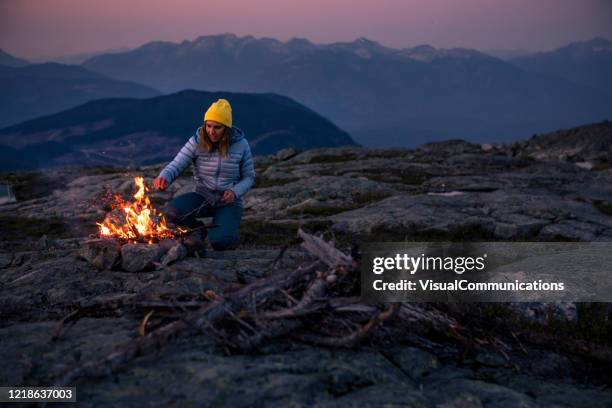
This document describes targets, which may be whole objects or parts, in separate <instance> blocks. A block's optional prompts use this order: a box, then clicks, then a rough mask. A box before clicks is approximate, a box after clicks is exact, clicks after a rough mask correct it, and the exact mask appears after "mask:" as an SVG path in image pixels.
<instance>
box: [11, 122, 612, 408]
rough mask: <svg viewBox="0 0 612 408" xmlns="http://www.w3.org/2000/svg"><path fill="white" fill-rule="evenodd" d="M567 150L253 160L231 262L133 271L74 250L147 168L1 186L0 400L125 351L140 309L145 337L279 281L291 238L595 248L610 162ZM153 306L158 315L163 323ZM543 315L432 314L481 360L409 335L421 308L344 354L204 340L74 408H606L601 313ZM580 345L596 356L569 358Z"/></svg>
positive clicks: (580, 149) (186, 179) (16, 179)
mask: <svg viewBox="0 0 612 408" xmlns="http://www.w3.org/2000/svg"><path fill="white" fill-rule="evenodd" d="M608 135H610V133H608ZM597 140H598V141H597V143H601V140H600V139H597ZM568 143H569V142H568V141H567V139H565V138H558V143H557V144H555V143H554V140H552V141H551V140H550V139H546V140H544V141H542V142H541V143H540V142H539V139H538V140H531V141H527V142H523V143H519V144H515V145H513V146H490V145H482V146H481V145H474V144H469V143H466V142H462V141H449V142H443V143H435V144H429V145H425V146H423V147H421V148H419V149H416V150H396V149H389V150H375V149H365V148H360V147H347V148H335V149H318V150H310V151H306V152H302V153H298V152H295V151H291V150H285V151H281V152H279V153H278V154H277V155H274V156H264V157H258V158H257V160H256V164H257V176H258V179H257V184H256V187H255V188H254V189H253V190H252V191H251V192H250V193H249V195H248V196H247V198H246V201H245V218H244V220H243V224H242V229H241V246H240V248H239V249H238V250H236V251H231V252H225V253H214V252H208V254H207V257H206V258H195V257H188V258H186V259H184V260H182V261H179V262H177V263H175V264H173V265H172V269H162V270H159V271H154V270H152V271H146V272H141V273H127V272H121V271H110V270H103V271H98V270H96V269H95V268H94V267H93V266H91V265H90V264H88V263H87V262H85V261H83V260H80V259H77V258H76V257H75V253H76V252H77V251H78V249H79V246H80V245H81V242H82V239H83V238H84V237H86V236H87V235H88V234H91V233H94V232H95V221H100V220H102V219H103V218H104V214H105V213H106V211H107V210H108V208H105V206H104V203H103V201H102V197H104V195H105V194H106V193H107V192H108V191H110V192H113V193H122V194H125V195H127V194H130V193H131V192H132V191H133V182H132V177H133V176H136V175H144V176H145V178H146V179H147V180H148V181H149V182H150V181H151V180H152V179H153V178H154V177H155V176H156V175H157V174H158V172H159V170H160V166H151V167H146V168H140V169H72V170H55V171H49V172H44V173H38V174H13V175H5V176H4V177H5V179H6V180H5V181H10V182H11V184H13V185H15V186H16V187H15V190H16V194H17V196H18V198H19V199H20V201H18V202H17V203H12V204H5V205H2V206H0V224H1V225H2V227H0V239H1V240H2V241H1V244H0V250H1V253H0V273H1V276H2V279H0V316H1V321H2V323H1V327H0V353H1V354H2V359H3V361H5V364H2V365H1V366H2V368H0V385H26V384H32V385H33V384H38V385H49V384H50V383H52V382H54V381H55V380H56V379H57V378H58V376H59V375H60V374H61V373H62V372H64V371H65V370H66V369H68V368H70V367H72V366H74V365H77V364H79V362H82V361H86V360H90V359H92V358H94V359H95V358H97V357H100V356H103V355H106V354H108V353H110V352H112V351H113V350H114V349H115V348H116V347H117V346H118V345H120V344H121V343H123V342H124V341H126V340H129V339H133V338H136V337H138V335H139V333H138V331H139V325H140V324H141V321H142V319H143V317H144V316H145V315H146V314H147V313H148V312H149V311H150V310H152V309H155V313H156V314H155V315H154V316H155V317H154V318H153V323H154V324H161V322H162V321H164V319H166V320H167V319H171V318H172V316H174V315H176V313H177V310H182V309H189V308H191V307H193V306H194V305H200V304H202V303H203V302H206V301H207V298H206V296H205V293H206V291H207V290H212V291H213V292H214V293H217V294H220V295H221V296H222V295H223V294H225V293H231V292H232V291H234V290H236V288H239V287H242V286H243V285H245V284H248V283H250V282H253V281H254V280H257V279H259V278H261V277H264V276H269V275H270V274H274V273H282V272H283V271H288V270H292V269H294V268H295V267H297V265H300V264H302V263H303V262H307V261H309V260H311V255H309V254H308V253H306V252H305V251H303V250H301V249H300V248H299V247H297V246H292V247H291V249H289V250H288V251H287V252H286V253H285V256H284V257H283V258H282V260H281V262H280V263H274V262H273V261H274V259H275V258H276V257H277V255H278V254H279V250H280V249H281V248H282V247H283V246H284V245H285V244H289V243H291V242H292V241H293V240H294V239H295V234H296V231H297V229H298V228H299V227H302V228H304V229H305V230H309V231H311V232H318V233H322V234H324V236H325V237H327V238H329V239H334V240H335V242H336V243H337V245H338V246H339V247H340V248H341V249H343V250H348V249H349V247H350V244H351V243H353V242H367V241H372V242H378V241H403V240H413V241H414V240H520V241H530V240H533V241H550V240H561V241H564V240H565V241H611V240H612V217H611V215H612V168H611V167H610V166H609V165H608V164H607V163H610V160H609V159H610V158H609V157H608V156H607V155H606V154H609V153H606V152H602V151H601V148H595V149H594V148H593V145H592V144H591V145H590V144H589V142H588V140H585V141H583V142H581V143H576V142H575V140H572V141H571V143H569V144H568ZM608 143H609V142H608ZM570 144H571V146H570ZM564 146H565V147H564ZM570 148H571V151H570ZM593 150H595V152H593ZM547 152H548V153H547ZM595 153H596V154H595ZM191 187H192V181H191V179H190V176H189V175H184V176H183V177H182V178H180V179H179V180H177V181H176V182H175V183H174V184H173V185H172V186H171V187H170V189H169V190H168V191H166V192H162V193H153V195H152V198H153V202H154V203H156V204H158V205H160V206H161V205H162V204H163V203H164V202H166V201H167V200H168V199H170V198H171V197H173V196H175V195H177V194H180V193H182V192H185V191H189V190H190V189H191ZM134 296H141V297H142V299H143V300H142V301H141V302H139V303H138V304H137V306H133V307H132V306H130V307H120V306H119V307H116V305H117V302H119V303H118V304H119V305H121V301H122V299H126V298H130V299H132V298H133V297H134ZM152 298H154V299H158V300H159V299H161V300H163V301H164V302H171V304H172V305H173V306H172V307H170V308H167V310H164V309H163V308H159V307H158V306H159V304H158V305H156V304H153V303H154V302H152V301H151V300H150V299H152ZM147 299H149V300H147ZM147 302H150V303H147ZM96 305H104V307H99V308H97V306H96ZM109 305H115V306H113V307H109ZM548 306H550V305H539V304H535V305H528V306H526V307H524V308H522V309H521V316H520V319H522V320H520V321H521V322H522V323H521V324H522V325H523V326H517V328H516V330H517V331H516V332H511V331H509V329H508V326H507V325H506V322H507V321H510V320H512V321H514V319H515V316H514V315H513V314H511V313H514V312H512V311H510V310H508V309H507V308H504V307H502V306H494V307H493V306H483V305H480V306H466V307H458V306H457V307H450V306H445V308H446V309H444V308H443V309H444V312H445V313H446V314H447V315H448V316H449V317H451V318H453V319H457V321H460V322H461V323H462V324H464V325H470V324H473V325H475V326H482V327H483V329H489V330H491V333H495V334H496V335H497V336H498V337H497V338H498V339H499V341H500V343H499V344H496V343H494V342H491V341H488V342H484V343H487V344H484V343H483V346H482V347H473V346H467V345H465V344H462V343H461V342H460V341H457V339H454V340H452V339H448V338H443V337H442V336H439V333H438V334H436V332H435V330H428V328H427V327H425V326H423V325H422V324H419V326H418V329H417V328H416V326H411V325H410V322H411V320H410V318H409V316H408V314H409V313H408V312H409V311H412V313H414V311H415V310H422V313H423V314H427V313H428V310H429V307H430V306H428V305H411V307H410V308H408V307H407V306H406V307H402V308H401V309H400V311H399V313H398V316H397V317H396V319H395V321H391V322H389V323H385V325H384V326H383V328H381V329H379V331H378V332H377V335H376V336H374V337H372V338H371V339H369V340H367V341H365V342H362V343H361V344H360V346H359V347H357V348H352V349H334V348H324V347H320V346H313V345H310V344H306V343H303V342H297V341H295V340H291V339H289V338H286V339H285V338H281V339H278V340H275V341H271V342H269V343H265V345H263V346H261V347H258V348H257V349H256V350H252V351H250V352H248V353H242V352H236V351H232V350H228V349H226V348H224V347H222V346H221V345H219V344H218V343H216V342H215V341H214V340H213V339H211V338H210V337H209V336H206V335H201V334H200V335H192V336H185V337H179V338H177V339H175V340H174V341H173V342H171V343H170V344H169V345H167V346H165V347H163V348H161V349H160V350H158V351H156V352H155V353H152V354H148V355H145V356H141V357H137V358H136V359H135V360H134V361H132V362H131V363H130V364H127V365H126V366H124V367H122V368H121V369H119V370H118V371H116V372H115V373H112V374H109V375H107V376H103V377H100V378H84V379H82V380H80V381H79V382H78V383H77V384H76V385H77V387H78V398H79V400H80V401H81V405H83V406H90V405H91V406H93V405H110V404H114V403H116V402H120V403H122V404H125V405H127V406H142V405H152V406H158V405H159V406H167V405H176V406H201V405H224V406H265V405H277V404H282V405H294V406H300V405H321V406H325V405H334V406H335V405H340V406H343V405H347V406H348V405H388V406H395V405H398V406H419V407H421V406H423V407H427V406H441V407H451V406H452V407H454V406H459V407H482V406H494V407H497V406H508V407H515V406H524V407H532V406H533V407H536V406H546V407H548V406H558V407H566V406H571V407H583V406H593V407H595V406H601V407H604V406H612V391H611V390H610V388H609V386H610V383H611V378H610V372H612V370H610V368H611V365H610V361H612V358H611V357H610V355H608V354H606V352H607V351H606V350H608V349H607V348H606V347H609V346H610V344H609V339H610V337H609V336H610V333H611V331H610V330H611V328H610V324H609V315H608V313H609V311H608V309H607V308H605V307H603V308H602V307H600V306H601V305H564V306H562V308H565V309H567V310H568V311H567V312H564V313H561V318H560V319H561V320H558V321H557V320H556V321H554V322H553V321H551V320H550V319H546V318H542V316H546V313H545V310H549V309H547V307H548ZM559 307H561V306H559ZM559 307H557V309H556V310H558V309H559ZM77 308H81V309H87V308H89V309H88V310H90V313H88V315H87V316H86V317H84V318H82V319H81V320H79V321H78V322H76V323H75V324H74V325H73V326H71V327H65V328H64V330H63V331H62V333H61V335H60V336H59V338H58V339H57V340H55V341H52V340H51V333H52V331H53V329H54V327H55V325H56V323H57V322H58V320H59V319H61V318H62V317H64V316H66V315H67V314H69V313H71V312H72V311H74V310H75V309H77ZM526 310H528V311H529V313H525V311H526ZM602 310H603V312H602ZM543 311H544V312H543ZM602 313H603V315H602ZM538 316H539V317H538ZM602 316H603V317H602ZM525 319H526V320H525ZM516 321H517V322H518V321H519V320H518V318H517V320H516ZM526 327H527V328H528V329H525V328H526ZM520 330H523V331H525V330H527V331H531V332H533V333H536V332H537V333H543V336H544V334H547V335H550V336H554V335H557V336H559V338H563V339H564V340H565V339H568V338H571V339H572V341H574V342H573V343H571V342H569V343H567V344H563V345H562V344H561V343H563V342H562V341H559V342H558V344H557V345H556V346H555V341H548V342H546V341H541V340H542V339H543V338H544V337H545V336H544V337H540V341H530V340H529V336H525V337H521V336H520V335H518V336H517V335H516V334H517V333H519V331H520ZM584 342H590V343H589V347H592V344H591V343H593V342H594V343H597V344H601V345H602V350H603V351H602V352H601V353H599V354H598V353H585V352H580V353H579V352H577V349H576V350H574V351H576V352H573V351H572V347H571V345H572V344H574V345H579V344H584ZM568 345H570V346H568ZM576 347H578V346H576ZM583 351H584V350H583Z"/></svg>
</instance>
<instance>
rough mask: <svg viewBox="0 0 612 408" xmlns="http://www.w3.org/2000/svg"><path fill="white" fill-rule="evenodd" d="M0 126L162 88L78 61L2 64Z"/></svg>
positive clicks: (141, 95) (151, 93)
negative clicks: (94, 69) (98, 70)
mask: <svg viewBox="0 0 612 408" xmlns="http://www.w3.org/2000/svg"><path fill="white" fill-rule="evenodd" d="M0 88H1V89H2V92H1V93H0V111H1V112H2V114H1V115H0V127H3V126H8V125H11V124H15V123H19V122H22V121H24V120H28V119H33V118H36V117H39V116H43V115H48V114H52V113H56V112H60V111H62V110H65V109H68V108H72V107H75V106H77V105H80V104H82V103H85V102H87V101H90V100H93V99H100V98H109V97H135V98H147V97H152V96H156V95H159V94H160V93H159V91H157V90H155V89H152V88H150V87H148V86H144V85H141V84H138V83H135V82H130V81H121V80H115V79H111V78H108V77H106V76H105V75H102V74H99V73H96V72H92V71H89V70H87V69H86V68H83V67H81V66H79V65H63V64H57V63H44V64H31V65H25V66H13V67H10V66H6V65H0Z"/></svg>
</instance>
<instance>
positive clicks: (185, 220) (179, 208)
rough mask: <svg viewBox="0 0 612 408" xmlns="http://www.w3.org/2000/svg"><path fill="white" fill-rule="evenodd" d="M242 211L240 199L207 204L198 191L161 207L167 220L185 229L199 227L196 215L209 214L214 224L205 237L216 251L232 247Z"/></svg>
mask: <svg viewBox="0 0 612 408" xmlns="http://www.w3.org/2000/svg"><path fill="white" fill-rule="evenodd" d="M242 211H243V209H242V202H237V201H234V202H233V203H231V204H225V203H218V204H208V203H207V200H206V198H204V197H203V196H201V195H200V194H198V193H187V194H182V195H180V196H178V197H175V198H174V199H173V200H172V201H170V202H169V203H168V204H167V205H166V207H165V208H164V213H165V214H166V217H168V220H169V221H171V222H173V223H175V224H177V225H180V226H182V227H186V228H197V227H198V226H200V225H201V224H199V223H198V221H197V220H196V218H203V217H212V218H213V219H212V222H213V224H217V225H218V227H215V228H211V229H210V230H209V231H208V240H209V241H210V245H211V246H212V247H213V249H214V250H216V251H224V250H227V249H235V248H236V247H237V246H238V227H239V226H240V219H241V218H242Z"/></svg>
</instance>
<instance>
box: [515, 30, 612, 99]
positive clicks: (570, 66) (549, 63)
mask: <svg viewBox="0 0 612 408" xmlns="http://www.w3.org/2000/svg"><path fill="white" fill-rule="evenodd" d="M511 62H512V63H514V64H515V65H517V66H519V67H521V68H523V69H525V70H529V71H535V72H542V73H546V74H552V75H556V76H558V77H560V78H565V79H569V80H570V81H573V82H575V83H577V84H583V85H588V86H591V87H593V88H595V89H599V90H601V91H604V92H607V93H608V94H610V95H612V75H611V73H612V42H611V41H609V40H606V39H605V38H601V37H598V38H594V39H592V40H590V41H581V42H575V43H571V44H569V45H567V46H565V47H562V48H559V49H557V50H554V51H550V52H539V53H535V54H529V55H524V56H521V57H517V58H514V59H512V60H511Z"/></svg>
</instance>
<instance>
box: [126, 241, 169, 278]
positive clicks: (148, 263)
mask: <svg viewBox="0 0 612 408" xmlns="http://www.w3.org/2000/svg"><path fill="white" fill-rule="evenodd" d="M163 254H164V249H163V248H162V247H161V246H160V245H158V244H141V243H135V244H125V245H123V246H122V247H121V268H122V269H123V270H124V271H127V272H139V271H143V270H145V269H150V268H152V267H153V266H154V263H155V262H157V261H159V259H160V258H161V257H162V256H163Z"/></svg>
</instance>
